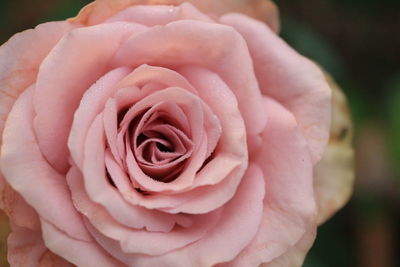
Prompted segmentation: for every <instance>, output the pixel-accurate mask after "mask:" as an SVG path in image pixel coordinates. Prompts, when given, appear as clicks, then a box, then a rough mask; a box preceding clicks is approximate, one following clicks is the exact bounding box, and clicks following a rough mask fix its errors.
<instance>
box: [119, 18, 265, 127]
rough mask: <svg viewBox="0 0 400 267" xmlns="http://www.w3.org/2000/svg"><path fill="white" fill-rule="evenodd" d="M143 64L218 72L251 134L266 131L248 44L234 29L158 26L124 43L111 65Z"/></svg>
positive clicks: (178, 24)
mask: <svg viewBox="0 0 400 267" xmlns="http://www.w3.org/2000/svg"><path fill="white" fill-rule="evenodd" d="M160 43H162V44H163V45H159V44H160ZM227 47H229V49H226V48H227ZM210 51H212V53H210ZM144 63H147V64H154V65H158V66H163V67H165V66H168V67H170V68H172V69H173V68H176V67H179V66H183V65H186V64H193V65H201V66H205V67H207V68H210V69H211V70H213V71H215V72H216V73H219V74H220V76H221V78H222V79H223V80H224V81H225V82H226V83H227V84H228V86H229V87H230V88H231V90H232V91H233V92H234V94H235V95H236V97H237V98H238V99H241V101H240V103H239V107H240V111H241V112H242V115H243V117H244V121H245V122H246V127H247V131H248V132H249V134H257V133H260V132H261V131H262V129H263V128H264V126H265V123H266V116H265V114H263V113H261V112H259V111H260V110H262V101H261V93H260V91H259V88H258V83H257V80H256V79H255V76H254V70H253V64H252V60H251V57H250V55H249V52H248V48H247V45H246V42H245V41H244V40H243V38H242V36H241V35H239V34H238V33H237V32H236V31H235V30H233V29H232V28H231V27H227V26H225V25H219V24H211V23H204V22H199V21H176V22H172V23H170V24H168V25H166V26H156V27H153V28H151V29H149V30H147V31H145V32H143V33H141V34H138V35H136V36H133V37H132V38H130V39H129V40H128V41H127V42H125V43H124V44H123V45H122V46H121V49H120V50H119V51H118V52H117V53H116V55H115V57H114V59H113V61H112V66H121V65H123V66H138V65H141V64H144Z"/></svg>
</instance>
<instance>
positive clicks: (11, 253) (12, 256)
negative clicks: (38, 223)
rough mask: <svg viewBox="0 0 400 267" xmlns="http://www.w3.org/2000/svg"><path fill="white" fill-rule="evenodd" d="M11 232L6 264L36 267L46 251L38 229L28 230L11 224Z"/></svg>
mask: <svg viewBox="0 0 400 267" xmlns="http://www.w3.org/2000/svg"><path fill="white" fill-rule="evenodd" d="M11 229H12V232H11V234H10V235H9V237H8V242H7V249H8V257H7V258H8V262H9V264H10V265H11V266H24V267H25V266H26V267H37V266H38V265H39V261H40V258H41V257H42V255H43V254H44V253H46V251H48V249H47V248H46V247H45V245H44V243H43V239H42V232H41V231H40V228H39V229H35V230H32V229H28V228H24V227H20V226H17V225H14V224H12V223H11Z"/></svg>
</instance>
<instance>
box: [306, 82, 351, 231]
mask: <svg viewBox="0 0 400 267" xmlns="http://www.w3.org/2000/svg"><path fill="white" fill-rule="evenodd" d="M326 78H327V80H328V82H329V85H330V86H331V88H332V124H331V133H330V140H329V144H328V146H327V148H326V151H325V153H324V156H323V158H322V160H321V161H320V162H319V163H318V164H317V166H316V167H315V170H314V171H315V173H314V187H315V193H316V197H317V202H318V207H319V212H318V223H319V224H322V223H324V222H325V221H326V220H328V219H329V218H330V217H331V216H332V215H333V214H334V213H335V212H336V211H337V210H339V209H340V208H342V207H343V206H344V205H345V204H346V203H347V201H348V200H349V198H350V196H351V193H352V192H353V183H354V150H353V127H352V122H351V117H350V112H349V109H348V104H347V100H346V97H345V95H344V94H343V92H342V91H341V89H340V88H339V87H338V86H337V85H336V83H335V82H334V81H333V79H332V78H331V77H330V76H328V75H327V77H326Z"/></svg>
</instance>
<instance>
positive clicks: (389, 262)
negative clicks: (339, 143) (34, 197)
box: [0, 0, 400, 267]
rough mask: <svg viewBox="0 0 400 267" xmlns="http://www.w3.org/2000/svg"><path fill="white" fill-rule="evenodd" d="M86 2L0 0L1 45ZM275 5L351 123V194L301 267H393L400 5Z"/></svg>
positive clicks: (396, 260)
mask: <svg viewBox="0 0 400 267" xmlns="http://www.w3.org/2000/svg"><path fill="white" fill-rule="evenodd" d="M216 1H217V0H216ZM89 2H90V1H87V0H0V43H3V42H5V41H6V40H7V39H8V38H10V37H11V36H12V35H13V34H14V33H16V32H19V31H22V30H24V29H27V28H31V27H34V26H35V25H37V24H39V23H41V22H45V21H49V20H62V19H65V18H68V17H72V16H74V15H75V14H76V13H77V12H78V11H79V9H80V8H81V7H83V6H84V5H85V4H87V3H89ZM275 2H276V3H277V4H278V6H279V7H280V11H281V18H282V36H283V38H284V39H285V40H286V41H287V42H288V43H290V44H291V45H292V46H293V47H295V48H296V49H297V50H298V51H300V52H301V53H302V54H304V55H306V56H308V57H310V58H312V59H314V60H315V61H317V62H319V63H320V64H321V65H322V66H323V67H324V68H325V69H326V70H328V71H329V72H330V73H331V74H332V75H333V76H334V77H335V79H336V80H337V82H338V83H339V85H340V86H341V87H342V88H343V90H344V91H345V93H346V94H347V96H348V98H349V101H350V105H351V109H352V116H353V120H354V123H355V132H356V137H355V147H356V156H357V160H356V178H357V181H356V188H355V193H354V196H353V198H352V199H351V201H350V203H349V204H348V205H347V206H346V207H345V208H344V209H342V210H341V211H340V212H339V213H338V214H337V215H336V216H335V217H334V218H333V219H331V220H330V221H328V222H327V223H326V224H324V225H323V226H322V227H320V228H319V233H318V238H317V240H316V243H315V245H314V247H313V248H312V250H311V252H310V254H309V255H308V257H307V260H306V262H305V266H306V267H338V266H340V267H352V266H359V267H395V266H400V231H399V230H400V229H399V227H398V226H399V225H400V215H399V214H400V212H399V211H400V193H399V188H400V1H398V0H380V1H376V0H375V1H373V0H276V1H275ZM1 249H2V250H3V251H4V249H5V248H4V247H3V248H1ZM2 266H6V265H2Z"/></svg>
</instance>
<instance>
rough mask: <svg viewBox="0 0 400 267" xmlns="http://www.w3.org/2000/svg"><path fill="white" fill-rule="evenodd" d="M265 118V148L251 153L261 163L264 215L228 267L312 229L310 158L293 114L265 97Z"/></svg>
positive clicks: (248, 262) (257, 260)
mask: <svg viewBox="0 0 400 267" xmlns="http://www.w3.org/2000/svg"><path fill="white" fill-rule="evenodd" d="M264 103H265V107H266V112H267V113H268V116H269V117H268V123H267V127H266V128H265V130H264V133H263V135H262V138H263V147H262V150H261V151H260V152H259V154H258V155H255V156H254V157H253V158H250V161H252V160H253V161H255V162H257V164H258V165H259V166H260V167H261V168H262V170H263V173H264V177H265V181H266V185H265V186H266V187H265V190H266V192H265V199H264V217H263V220H262V222H261V225H260V227H259V228H258V232H257V234H256V237H255V238H254V240H253V241H252V242H251V244H250V245H249V246H248V247H247V248H246V249H245V250H243V251H242V252H241V254H240V255H239V257H237V258H236V259H235V261H233V262H232V263H231V265H230V266H237V267H241V266H258V265H259V264H261V263H267V262H270V261H271V260H273V259H275V258H276V257H279V256H280V255H282V254H284V253H285V252H287V251H288V249H290V248H291V247H292V246H294V245H295V244H297V243H298V242H299V240H300V239H301V238H302V236H303V235H304V234H305V232H306V230H307V229H311V228H312V227H313V228H316V223H315V217H316V205H315V200H314V192H313V184H312V183H313V180H312V166H313V165H312V161H311V157H310V154H309V152H308V150H307V144H306V141H305V138H304V136H303V135H302V132H301V129H300V128H299V127H298V125H297V122H296V120H295V118H294V117H293V115H292V114H291V113H290V112H288V111H287V110H286V109H285V108H284V107H283V106H281V105H280V104H278V103H277V102H275V101H273V100H270V99H267V98H266V99H265V102H264Z"/></svg>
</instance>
